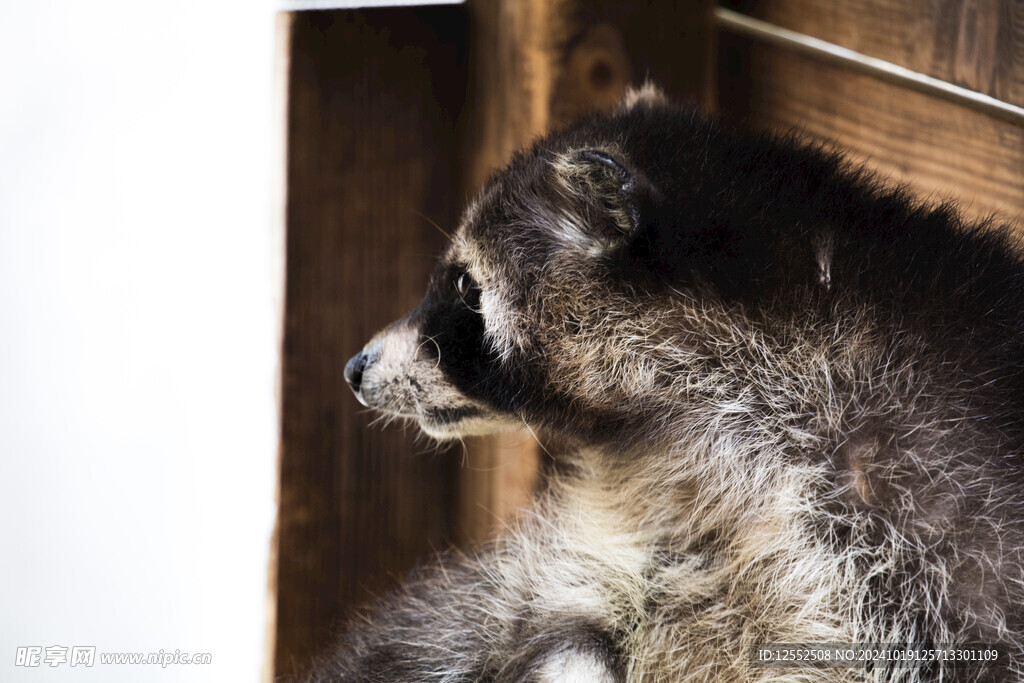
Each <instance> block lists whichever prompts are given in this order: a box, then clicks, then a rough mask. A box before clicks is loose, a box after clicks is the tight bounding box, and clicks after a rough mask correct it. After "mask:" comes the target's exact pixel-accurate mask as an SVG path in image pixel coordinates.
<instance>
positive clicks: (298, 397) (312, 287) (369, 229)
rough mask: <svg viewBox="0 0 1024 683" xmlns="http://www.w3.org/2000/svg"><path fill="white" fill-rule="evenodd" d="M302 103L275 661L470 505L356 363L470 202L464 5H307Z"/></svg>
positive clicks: (296, 649)
mask: <svg viewBox="0 0 1024 683" xmlns="http://www.w3.org/2000/svg"><path fill="white" fill-rule="evenodd" d="M292 30H293V34H292V55H291V65H290V86H289V103H288V119H289V120H288V133H287V144H288V165H287V185H288V197H287V209H286V223H287V237H286V287H285V289H286V291H285V322H284V339H283V357H282V387H281V401H282V433H281V479H280V514H279V523H278V553H277V591H278V592H277V624H276V657H275V660H276V661H275V673H276V675H286V674H290V673H294V672H297V671H300V670H302V669H303V668H304V667H305V666H306V665H307V664H308V662H309V660H310V658H311V657H312V656H313V655H314V654H316V653H318V652H319V651H320V650H321V649H322V648H323V647H324V646H325V645H327V644H328V642H329V641H330V639H331V638H332V637H333V634H334V631H335V630H336V629H337V626H338V625H339V622H340V621H341V620H342V618H343V617H344V615H345V614H346V612H347V611H348V610H349V609H350V608H351V607H352V606H353V605H354V604H356V603H358V602H360V601H361V600H364V599H365V598H366V596H367V595H368V594H369V593H379V592H380V591H381V590H383V589H385V588H386V587H387V586H388V585H389V584H391V583H393V581H394V579H395V577H396V576H397V575H400V574H401V573H403V572H405V571H406V570H407V569H408V568H409V567H410V566H412V565H413V564H414V563H415V562H416V561H417V560H418V559H419V558H422V557H423V556H425V555H429V554H430V553H432V552H434V551H435V550H439V549H443V548H444V547H446V546H447V545H448V544H449V543H450V539H452V538H453V536H454V530H455V517H456V515H457V514H458V511H457V507H456V503H457V500H458V465H459V459H460V457H461V455H460V454H459V453H457V452H445V451H441V452H435V451H434V449H433V448H431V447H430V446H429V445H427V444H425V443H423V442H422V441H420V442H419V443H417V440H416V438H415V432H413V431H411V430H407V431H403V430H401V429H399V428H397V427H394V428H391V429H386V430H385V429H382V428H381V427H380V426H374V425H372V422H373V421H374V419H375V416H374V415H372V414H371V413H370V412H369V411H367V410H365V409H364V408H363V407H362V406H360V405H359V404H358V403H357V401H356V400H355V397H354V396H352V392H351V391H350V390H349V388H348V386H347V385H346V383H345V380H344V377H343V374H342V372H343V368H344V365H345V362H346V360H347V359H348V358H349V357H350V356H352V355H353V354H355V353H356V352H358V351H359V350H360V348H361V347H362V346H363V344H365V343H366V342H367V341H368V340H369V339H370V336H371V335H372V334H373V333H374V332H376V331H377V330H378V329H380V328H381V327H383V326H384V325H386V324H388V323H389V322H391V321H392V320H394V319H396V318H398V317H400V316H402V315H404V314H405V313H406V312H407V311H408V310H409V309H411V308H412V307H413V306H415V305H416V303H417V302H418V300H419V299H420V297H421V296H422V292H423V288H424V283H425V282H426V281H427V278H428V276H429V273H430V271H431V269H432V268H433V264H434V259H435V257H436V255H437V254H438V252H439V250H440V249H441V246H442V244H443V242H444V239H445V238H444V236H443V235H442V234H441V233H440V232H439V231H438V230H436V229H435V228H434V227H433V226H431V225H430V222H429V221H431V220H432V221H436V222H438V223H440V224H442V225H451V223H452V222H453V221H454V217H455V212H456V209H457V207H456V202H457V200H458V192H457V188H458V180H457V177H458V166H457V162H456V158H457V148H458V146H457V143H456V139H457V137H456V126H457V123H456V122H457V120H458V116H459V114H460V112H461V107H462V96H463V90H464V79H465V61H464V36H465V15H464V12H463V11H462V10H461V9H459V8H431V9H417V10H413V9H388V10H372V11H362V12H310V13H299V14H297V15H296V17H295V20H294V25H293V29H292Z"/></svg>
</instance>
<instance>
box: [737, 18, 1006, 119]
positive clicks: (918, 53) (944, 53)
mask: <svg viewBox="0 0 1024 683" xmlns="http://www.w3.org/2000/svg"><path fill="white" fill-rule="evenodd" d="M723 4H725V5H726V6H729V7H734V8H737V9H739V10H740V11H743V12H745V13H747V14H750V15H751V16H754V17H757V18H759V19H763V20H765V21H768V22H771V23H773V24H776V25H778V26H781V27H783V28H787V29H790V30H793V31H797V32H799V33H804V34H807V35H811V36H814V37H815V38H820V39H822V40H826V41H828V42H831V43H835V44H836V45H840V46H842V47H845V48H848V49H851V50H854V51H856V52H860V53H861V54H864V55H867V56H870V57H876V58H879V59H884V60H886V61H889V62H892V63H894V64H899V65H900V66H903V67H906V68H908V69H912V70H914V71H917V72H919V73H923V74H926V75H928V76H932V77H934V78H938V79H940V80H943V81H947V82H949V83H953V84H955V85H959V86H962V87H965V88H969V89H971V90H976V91H978V92H981V93H984V94H986V95H991V96H992V97H995V98H996V99H999V100H1002V101H1004V102H1010V103H1012V104H1016V105H1018V106H1024V2H1021V1H1020V0H830V1H829V2H821V1H820V0H773V1H772V2H752V1H750V0H746V1H742V0H741V1H734V2H726V3H723Z"/></svg>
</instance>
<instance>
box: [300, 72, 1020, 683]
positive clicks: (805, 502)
mask: <svg viewBox="0 0 1024 683" xmlns="http://www.w3.org/2000/svg"><path fill="white" fill-rule="evenodd" d="M346 377H347V378H348V380H349V382H350V384H351V385H352V387H353V389H354V390H355V392H356V395H357V396H358V397H359V399H360V400H361V401H362V402H363V403H364V404H366V405H368V406H370V407H372V408H375V409H377V410H379V411H380V412H382V413H383V414H384V415H387V416H392V417H400V418H407V419H409V420H411V421H414V422H416V423H418V425H419V426H420V427H421V428H422V430H423V431H424V432H426V433H427V434H429V435H431V436H433V437H436V438H438V439H447V438H454V437H457V436H461V435H465V434H475V433H483V432H488V431H492V430H495V429H502V428H506V427H516V426H523V425H526V426H528V427H529V428H530V429H532V430H533V431H534V432H535V433H536V434H538V435H539V437H540V439H541V440H542V441H543V442H544V443H545V444H546V445H547V446H548V450H549V451H551V452H552V453H553V454H554V456H553V457H554V458H555V464H554V466H553V467H552V468H551V472H550V476H548V477H547V478H546V480H545V482H544V485H543V486H542V488H541V490H540V492H539V493H538V494H537V496H536V499H535V502H534V504H533V507H532V509H531V511H530V512H529V513H528V514H525V515H523V517H522V518H521V519H520V521H518V522H517V523H516V524H515V526H514V528H512V529H510V530H509V531H508V532H507V533H506V534H505V535H504V537H503V538H501V539H500V540H498V541H496V542H494V543H493V544H491V545H489V546H487V547H484V548H481V549H476V550H473V551H466V552H464V553H456V552H453V553H450V554H448V555H446V556H444V557H442V558H441V559H439V560H438V561H437V562H436V563H435V564H434V565H433V566H429V567H427V568H425V569H422V570H421V571H419V572H418V573H417V574H415V575H414V576H412V577H410V578H409V580H408V581H407V583H406V585H405V587H404V588H403V589H402V590H401V591H399V592H398V593H396V594H395V595H392V596H390V597H389V598H387V599H386V600H384V601H383V602H381V603H380V604H379V605H377V606H376V607H374V608H373V610H372V611H370V612H369V613H368V614H367V615H365V616H364V617H361V618H359V619H357V620H355V621H354V622H353V623H352V624H351V626H350V628H349V630H348V632H347V634H346V635H345V636H344V637H343V638H342V640H341V642H340V644H339V645H338V648H337V650H336V651H335V652H333V653H330V654H328V655H327V656H325V658H324V660H323V661H322V662H321V663H320V666H319V668H318V669H317V671H316V672H315V673H314V674H312V675H311V680H320V681H327V680H345V681H438V682H441V681H445V682H454V681H524V680H525V681H599V682H603V681H607V682H611V681H689V680H695V681H769V680H771V681H778V680H787V681H801V680H805V681H816V680H823V679H826V680H842V681H862V680H902V681H918V680H928V681H932V680H942V681H960V680H1000V681H1002V680H1019V679H1020V678H1021V675H1022V671H1024V652H1022V646H1024V562H1022V549H1024V485H1022V484H1024V265H1022V262H1021V258H1020V257H1019V256H1018V251H1017V245H1016V242H1015V240H1014V237H1013V235H1012V232H1011V230H1010V229H1009V228H1007V227H1005V226H1003V227H1000V226H996V225H992V224H984V225H981V224H973V223H969V222H967V221H965V220H964V219H963V218H962V216H961V214H960V213H958V211H957V210H955V209H954V208H952V207H950V206H935V205H930V204H926V203H923V202H920V201H918V200H915V199H914V198H913V197H912V196H910V195H909V194H908V193H906V192H905V191H903V190H901V189H898V188H894V187H891V186H889V185H887V184H885V183H883V182H881V181H879V180H878V179H877V178H874V177H872V176H871V175H870V174H869V173H867V172H865V171H864V170H863V169H861V168H858V167H856V166H853V165H851V164H849V163H848V162H846V161H845V160H844V159H843V158H842V157H841V156H840V155H838V154H837V153H835V152H833V151H830V150H829V149H825V148H823V147H821V146H816V145H811V144H808V143H805V142H802V141H800V140H799V139H797V138H795V137H778V136H772V135H768V134H764V133H751V132H747V131H743V130H737V129H733V128H731V127H730V126H728V125H725V124H722V123H718V122H715V121H713V120H709V119H707V118H704V117H702V116H700V115H698V114H696V113H694V112H693V111H692V110H690V109H687V108H683V107H680V106H677V105H674V104H672V103H670V102H667V101H665V100H664V98H663V97H661V96H660V95H659V94H658V93H657V92H656V91H654V90H653V89H651V88H645V89H643V90H640V91H637V92H634V93H631V95H630V97H629V98H628V99H627V101H626V103H624V104H623V105H622V107H621V108H620V109H619V110H617V111H615V112H613V113H611V114H606V115H594V116H591V117H589V118H586V119H584V120H582V121H580V122H578V123H576V124H575V125H573V126H571V127H569V128H568V129H566V130H564V131H562V132H559V133H556V134H554V135H552V136H550V137H548V138H545V139H543V140H541V141H539V142H537V143H536V144H535V145H534V146H533V148H532V149H531V150H529V151H527V152H525V153H523V154H521V155H519V156H517V157H516V158H514V159H513V160H512V161H511V163H510V164H509V165H508V167H507V168H506V169H505V170H504V171H502V172H501V173H500V174H498V175H496V176H495V177H494V178H493V179H492V180H491V181H490V182H489V183H488V184H487V186H486V187H485V188H484V189H483V191H482V192H481V194H480V196H479V197H478V198H477V199H476V201H474V202H473V203H472V204H471V205H470V206H469V208H468V209H467V210H466V212H465V215H464V217H463V219H462V221H461V224H460V225H459V227H458V231H457V232H456V233H455V235H454V238H453V239H452V241H451V244H450V245H449V247H448V249H447V252H446V253H445V255H444V257H443V258H442V259H441V262H440V264H439V265H438V266H437V270H436V272H435V274H434V276H433V278H432V280H431V282H430V285H429V287H428V289H427V293H426V296H425V298H424V300H423V302H422V304H421V305H420V306H419V307H418V308H417V309H416V310H414V311H413V312H412V313H411V314H410V315H408V316H407V317H405V318H403V319H402V320H400V321H398V322H396V323H395V324H393V325H392V326H390V327H389V328H387V329H385V330H383V331H382V332H381V333H380V334H378V335H377V336H376V337H375V338H374V339H373V340H371V342H370V343H369V344H368V345H367V346H366V348H365V349H364V350H363V352H362V353H360V354H359V355H358V356H356V357H355V358H353V359H352V360H351V361H350V363H349V365H348V367H347V371H346ZM556 445H557V448H556ZM439 504H440V503H439ZM765 643H812V644H814V643H875V644H891V645H895V644H899V645H906V644H915V645H918V646H921V647H932V646H937V645H956V644H968V643H970V644H979V645H990V646H993V647H996V646H997V647H998V648H999V649H998V659H997V661H996V662H995V663H992V662H989V663H987V664H982V665H977V664H970V665H965V664H963V663H954V662H943V661H931V662H926V663H924V664H922V665H921V666H918V667H910V668H907V667H902V668H900V667H891V666H885V665H876V666H872V667H863V666H855V667H824V668H818V669H808V668H774V667H770V666H765V665H763V664H761V663H758V662H757V661H756V660H755V659H754V658H753V657H752V653H753V650H754V648H755V647H756V646H758V645H759V644H765Z"/></svg>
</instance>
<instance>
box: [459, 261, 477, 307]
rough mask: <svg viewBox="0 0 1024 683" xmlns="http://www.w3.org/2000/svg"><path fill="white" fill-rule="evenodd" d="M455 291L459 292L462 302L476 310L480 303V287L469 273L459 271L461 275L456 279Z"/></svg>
mask: <svg viewBox="0 0 1024 683" xmlns="http://www.w3.org/2000/svg"><path fill="white" fill-rule="evenodd" d="M455 291H456V292H458V293H459V298H460V299H462V302H463V303H464V304H466V305H467V306H469V307H470V308H472V309H474V310H475V309H476V308H477V306H478V305H479V304H480V287H479V285H477V284H476V280H474V279H473V276H472V275H470V274H469V273H467V272H465V271H463V272H461V273H459V277H457V278H456V279H455Z"/></svg>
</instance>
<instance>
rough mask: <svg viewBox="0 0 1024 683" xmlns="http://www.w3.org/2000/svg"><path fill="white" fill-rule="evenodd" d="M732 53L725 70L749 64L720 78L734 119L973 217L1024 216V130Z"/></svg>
mask: <svg viewBox="0 0 1024 683" xmlns="http://www.w3.org/2000/svg"><path fill="white" fill-rule="evenodd" d="M723 46H724V50H725V52H726V54H724V55H723V57H722V62H723V63H725V64H728V63H729V62H730V60H732V61H733V62H734V63H733V67H735V66H736V64H735V52H740V53H741V54H742V55H743V58H742V60H741V62H742V66H741V68H739V69H736V70H735V71H734V72H733V73H729V69H728V68H726V69H723V72H722V73H721V75H720V79H721V80H720V88H719V89H720V92H721V93H722V100H723V103H724V108H725V109H726V110H729V111H732V112H733V113H736V112H739V113H741V114H742V115H743V116H745V117H747V118H749V119H750V120H751V121H752V122H754V123H755V124H758V125H765V126H769V127H774V128H777V129H780V130H788V129H792V128H796V129H798V130H800V131H802V132H804V133H805V134H807V135H809V136H812V137H814V138H816V139H820V140H825V141H830V142H834V143H837V144H838V146H839V147H841V148H843V149H846V150H849V151H850V152H852V153H853V156H854V158H856V159H859V160H861V161H864V162H866V163H867V165H868V166H870V167H871V168H874V169H876V170H878V171H879V172H880V173H881V174H883V175H885V176H887V177H889V178H891V179H892V180H893V181H894V182H900V183H907V184H909V185H910V186H911V187H912V188H913V189H914V190H915V191H916V192H917V193H918V194H920V195H923V196H926V197H929V198H930V199H931V200H933V201H942V200H945V199H954V200H956V201H957V202H959V203H960V204H961V205H962V206H963V207H964V208H965V210H966V212H967V213H968V214H969V215H971V216H975V217H983V216H987V215H989V214H992V213H998V214H1000V215H1002V216H1003V217H1004V218H1007V219H1012V218H1014V217H1016V216H1019V215H1022V214H1024V173H1022V172H1024V164H1022V161H1021V160H1022V159H1024V129H1021V128H1020V127H1018V126H1015V125H1013V124H1010V123H1006V122H1002V121H998V120H995V119H992V118H990V117H988V116H986V115H984V114H981V113H978V112H976V111H973V110H971V109H967V108H965V107H962V106H959V105H957V104H953V103H950V102H946V101H942V100H937V99H935V98H932V97H930V96H927V95H923V94H920V93H916V92H911V91H907V90H905V89H902V88H899V87H897V86H894V85H891V84H888V83H884V82H881V81H878V80H876V79H874V78H871V77H869V76H866V75H862V74H858V73H852V72H850V71H847V70H845V69H843V68H841V67H837V66H833V65H830V64H826V63H823V62H821V61H818V60H815V59H814V58H812V57H807V56H801V55H796V54H793V53H790V52H787V51H786V50H784V49H777V48H772V47H767V46H763V45H760V44H757V43H756V42H751V41H747V40H735V39H732V40H723ZM730 53H732V54H730ZM734 81H735V83H734ZM737 83H738V85H737Z"/></svg>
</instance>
